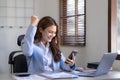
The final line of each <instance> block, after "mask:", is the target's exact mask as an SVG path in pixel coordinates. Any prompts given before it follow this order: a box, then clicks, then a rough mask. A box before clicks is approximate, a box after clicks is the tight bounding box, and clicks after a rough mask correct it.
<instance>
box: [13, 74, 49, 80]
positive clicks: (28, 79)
mask: <svg viewBox="0 0 120 80" xmlns="http://www.w3.org/2000/svg"><path fill="white" fill-rule="evenodd" d="M13 78H14V79H15V80H49V79H47V78H45V77H42V76H39V75H36V74H33V75H32V74H31V75H30V76H25V77H18V76H15V75H13Z"/></svg>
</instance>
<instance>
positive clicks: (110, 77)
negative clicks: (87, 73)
mask: <svg viewBox="0 0 120 80" xmlns="http://www.w3.org/2000/svg"><path fill="white" fill-rule="evenodd" d="M98 79H99V80H120V72H117V71H111V72H109V73H108V74H106V75H102V76H98V77H78V78H73V79H58V80H98ZM0 80H15V79H14V78H13V75H12V74H0ZM32 80H33V79H32ZM40 80H41V79H40ZM45 80H46V79H45ZM47 80H50V79H47Z"/></svg>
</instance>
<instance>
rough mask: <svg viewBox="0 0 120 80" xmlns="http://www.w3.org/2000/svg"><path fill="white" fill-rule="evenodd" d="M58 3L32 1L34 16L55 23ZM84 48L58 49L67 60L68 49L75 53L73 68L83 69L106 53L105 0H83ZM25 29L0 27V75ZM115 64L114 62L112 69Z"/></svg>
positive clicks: (6, 69) (4, 70) (5, 69)
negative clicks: (47, 17)
mask: <svg viewBox="0 0 120 80" xmlns="http://www.w3.org/2000/svg"><path fill="white" fill-rule="evenodd" d="M58 3H59V0H35V13H34V15H38V16H39V17H40V18H41V17H43V16H46V15H49V16H52V17H53V18H55V20H56V21H57V22H58V21H59V4H58ZM86 4H87V5H86V7H87V8H86V10H87V11H86V12H87V13H86V15H87V16H86V46H85V47H70V46H61V50H62V52H63V53H64V55H65V56H66V57H67V56H68V55H69V53H70V52H71V50H74V49H77V50H79V54H78V55H77V57H76V64H77V66H86V64H87V62H94V61H99V60H100V58H101V57H102V55H103V53H105V52H107V35H108V34H107V27H108V24H107V19H108V17H107V14H108V12H107V11H108V10H107V9H108V2H107V0H86ZM25 32H26V28H22V29H20V28H12V29H10V28H2V29H1V28H0V74H1V73H9V71H10V70H9V68H10V66H9V65H8V56H9V53H10V52H11V51H13V50H18V49H20V48H19V47H18V46H17V44H16V38H17V36H18V35H19V34H22V33H25ZM116 65H118V64H117V63H115V65H114V67H115V68H117V69H119V68H118V67H116Z"/></svg>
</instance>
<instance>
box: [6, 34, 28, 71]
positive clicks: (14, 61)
mask: <svg viewBox="0 0 120 80" xmlns="http://www.w3.org/2000/svg"><path fill="white" fill-rule="evenodd" d="M24 36H25V35H20V36H18V39H17V45H18V46H21V41H22V39H23V38H24ZM8 64H10V67H11V73H25V72H27V71H28V66H27V60H26V56H25V55H24V54H23V52H22V50H18V51H12V52H11V53H10V55H9V60H8Z"/></svg>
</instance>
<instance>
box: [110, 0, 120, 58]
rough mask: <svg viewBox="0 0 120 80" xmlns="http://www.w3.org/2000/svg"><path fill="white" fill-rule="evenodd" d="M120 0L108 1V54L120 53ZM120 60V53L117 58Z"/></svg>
mask: <svg viewBox="0 0 120 80" xmlns="http://www.w3.org/2000/svg"><path fill="white" fill-rule="evenodd" d="M118 2H120V1H119V0H108V52H119V50H120V48H119V46H120V44H119V36H120V35H119V28H120V26H118V25H120V23H119V17H118V13H119V6H118V5H120V3H118ZM116 59H117V60H120V53H118V56H117V58H116Z"/></svg>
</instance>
